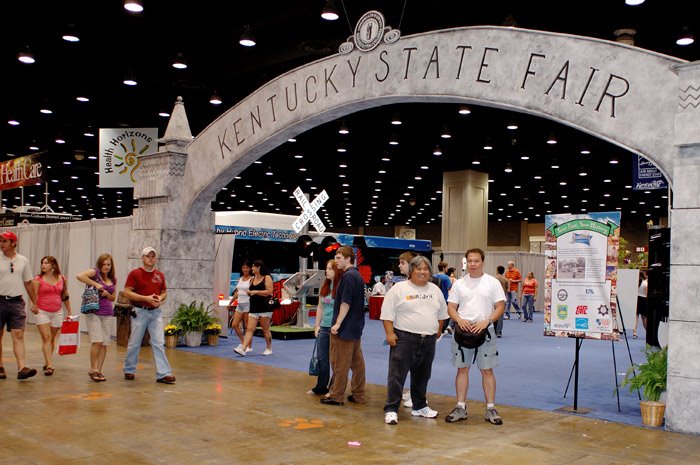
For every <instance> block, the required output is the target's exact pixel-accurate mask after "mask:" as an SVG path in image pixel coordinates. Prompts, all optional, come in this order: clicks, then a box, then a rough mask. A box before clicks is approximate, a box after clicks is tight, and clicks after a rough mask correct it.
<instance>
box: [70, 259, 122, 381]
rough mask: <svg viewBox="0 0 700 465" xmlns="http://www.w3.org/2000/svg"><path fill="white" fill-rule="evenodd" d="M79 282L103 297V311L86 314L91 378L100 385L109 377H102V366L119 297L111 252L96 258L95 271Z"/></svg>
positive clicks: (79, 276)
mask: <svg viewBox="0 0 700 465" xmlns="http://www.w3.org/2000/svg"><path fill="white" fill-rule="evenodd" d="M76 278H77V279H78V281H80V282H81V283H84V284H86V285H88V286H93V287H95V288H96V289H97V290H98V292H99V294H100V309H99V310H97V311H96V312H95V313H90V314H87V315H85V323H86V324H87V328H88V334H89V335H90V371H89V372H88V375H90V379H92V380H93V381H95V382H96V383H99V382H101V381H106V380H107V378H105V377H104V375H103V374H102V366H103V365H104V362H105V357H106V356H107V346H108V345H109V341H110V340H111V337H112V316H113V315H114V306H113V305H112V302H114V300H115V299H116V297H117V293H116V289H117V278H116V276H115V272H114V260H113V259H112V256H111V255H110V254H108V253H103V254H102V255H100V256H99V257H97V263H96V264H95V268H90V269H89V270H85V271H83V272H82V273H80V274H78V276H76Z"/></svg>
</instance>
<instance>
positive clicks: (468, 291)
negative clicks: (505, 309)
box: [447, 273, 506, 323]
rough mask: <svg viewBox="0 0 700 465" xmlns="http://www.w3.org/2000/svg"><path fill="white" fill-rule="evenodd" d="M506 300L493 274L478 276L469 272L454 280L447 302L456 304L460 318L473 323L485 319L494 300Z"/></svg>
mask: <svg viewBox="0 0 700 465" xmlns="http://www.w3.org/2000/svg"><path fill="white" fill-rule="evenodd" d="M505 300H506V295H505V293H504V292H503V286H502V285H501V283H500V282H499V281H498V280H497V279H496V278H494V277H493V276H491V275H489V274H486V273H484V274H483V275H482V276H481V277H479V278H472V277H470V276H469V274H466V275H464V277H462V278H460V279H458V280H457V281H455V283H454V284H453V285H452V289H450V295H449V297H448V298H447V302H452V303H456V304H458V307H457V312H458V313H459V316H460V318H462V319H465V320H469V321H471V322H473V323H475V322H477V321H483V320H487V319H488V318H489V316H491V313H493V307H494V305H496V302H501V301H505Z"/></svg>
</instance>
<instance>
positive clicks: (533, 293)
mask: <svg viewBox="0 0 700 465" xmlns="http://www.w3.org/2000/svg"><path fill="white" fill-rule="evenodd" d="M537 286H538V284H537V280H536V279H535V273H533V272H532V271H530V272H528V273H527V277H526V278H525V279H524V280H523V290H522V291H521V294H520V298H521V299H522V302H523V313H524V315H525V319H524V320H523V323H527V322H528V321H529V322H530V323H532V315H533V313H534V311H535V300H537Z"/></svg>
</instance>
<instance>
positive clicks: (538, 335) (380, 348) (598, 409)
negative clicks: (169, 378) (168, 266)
mask: <svg viewBox="0 0 700 465" xmlns="http://www.w3.org/2000/svg"><path fill="white" fill-rule="evenodd" d="M543 317H544V315H543V313H542V312H536V313H535V315H534V320H535V322H534V323H527V324H525V323H523V322H522V321H521V320H507V321H504V329H503V338H501V339H499V340H498V345H499V363H500V364H499V366H498V367H497V368H496V369H495V370H494V371H495V373H496V382H497V391H496V403H497V405H498V404H504V405H512V406H516V407H524V408H530V409H538V410H546V411H555V410H556V409H559V408H562V407H570V406H572V405H573V398H574V389H573V385H574V382H573V378H572V381H571V386H570V387H569V391H568V393H567V396H566V398H564V397H563V395H564V389H565V388H566V383H567V380H568V378H569V374H570V373H571V367H572V364H573V362H574V356H575V347H576V346H575V340H574V339H565V338H555V337H544V336H542V327H543ZM311 324H313V318H312V323H311ZM631 333H632V331H631V330H628V334H629V344H630V351H631V353H632V358H633V360H634V362H635V363H639V362H641V361H642V360H643V359H644V354H643V353H642V350H643V348H644V337H645V335H644V329H643V328H642V326H641V324H640V325H639V339H632V336H631ZM238 342H239V341H238V338H237V337H236V336H235V334H234V335H230V336H229V337H228V338H220V342H219V345H218V346H214V347H209V346H202V347H197V348H189V347H178V349H179V350H185V351H188V352H194V353H199V354H206V355H213V356H217V357H224V358H229V359H235V360H239V361H243V362H246V363H256V364H260V365H268V366H274V367H278V368H287V369H290V370H296V371H303V372H306V371H307V370H308V365H309V358H310V356H311V350H312V348H313V340H309V339H306V340H290V341H282V340H273V341H272V350H273V352H274V353H273V355H271V356H268V357H265V356H263V355H262V351H263V350H264V349H265V342H264V341H263V340H262V338H259V337H256V338H254V339H253V349H254V350H253V352H251V353H249V354H248V356H247V357H240V356H238V355H236V354H235V353H234V352H233V347H235V346H237V345H238ZM450 344H451V339H450V338H449V337H444V338H443V339H442V341H440V342H439V343H438V346H437V351H436V355H435V361H434V363H433V374H432V377H431V379H430V384H429V385H428V391H429V392H432V393H437V394H443V395H448V396H454V395H455V392H454V376H455V368H454V367H453V366H452V362H451V355H450ZM611 345H612V343H611V342H608V341H593V340H584V341H583V345H582V346H581V351H580V364H581V367H580V371H579V392H578V408H579V409H582V408H587V409H592V410H593V411H592V412H590V413H588V414H587V415H585V416H587V417H591V418H597V419H601V420H608V421H614V422H619V423H626V424H631V425H640V424H641V414H640V411H639V399H638V397H637V393H636V392H635V393H630V392H629V391H628V390H627V389H626V388H620V407H621V412H618V409H617V397H616V396H615V378H614V376H615V373H614V369H613V357H612V347H611ZM362 350H363V352H364V356H365V364H366V372H367V373H366V375H367V382H368V383H373V384H380V385H386V375H387V363H388V362H387V361H388V354H389V349H388V346H386V345H384V328H383V326H382V323H381V321H378V320H369V319H368V320H367V324H366V325H365V331H364V334H363V337H362ZM615 355H616V359H617V379H618V381H621V380H622V379H623V378H624V374H625V371H626V370H627V368H628V367H629V365H630V363H629V356H628V354H627V347H626V345H625V342H624V338H623V339H621V340H620V342H618V343H615ZM469 375H470V376H469V392H468V398H469V399H471V400H477V401H482V402H483V400H484V396H483V391H482V389H481V375H480V372H479V370H478V369H476V367H474V368H473V369H472V370H470V372H469ZM313 385H314V380H313V379H312V378H311V377H309V388H311V387H312V386H313ZM407 385H408V382H407Z"/></svg>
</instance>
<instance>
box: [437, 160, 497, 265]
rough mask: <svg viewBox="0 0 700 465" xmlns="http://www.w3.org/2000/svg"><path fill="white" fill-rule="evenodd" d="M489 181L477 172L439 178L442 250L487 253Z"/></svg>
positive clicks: (470, 171)
mask: <svg viewBox="0 0 700 465" xmlns="http://www.w3.org/2000/svg"><path fill="white" fill-rule="evenodd" d="M488 201H489V178H488V175H487V174H486V173H480V172H478V171H472V170H468V171H448V172H445V173H443V175H442V239H441V248H442V250H446V251H452V252H454V251H459V252H463V251H466V250H468V249H470V248H472V247H480V248H481V249H484V250H486V243H487V238H488V215H489V212H488V205H489V204H488Z"/></svg>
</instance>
